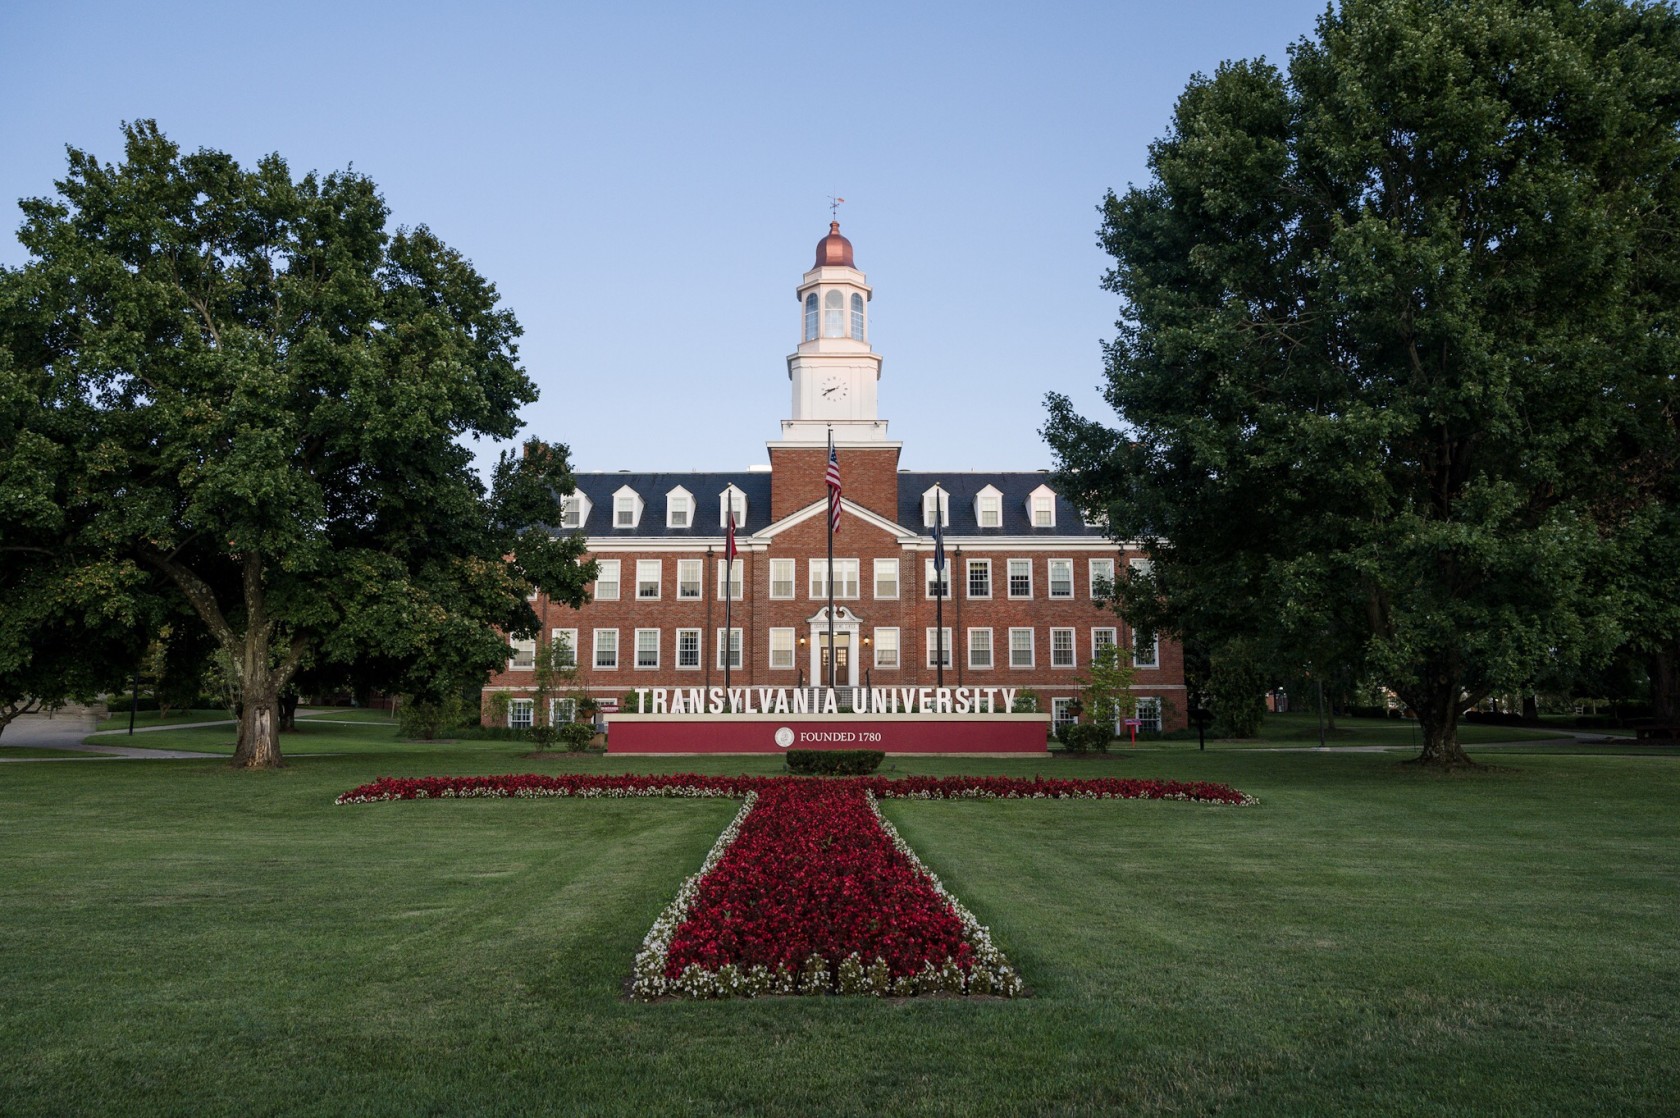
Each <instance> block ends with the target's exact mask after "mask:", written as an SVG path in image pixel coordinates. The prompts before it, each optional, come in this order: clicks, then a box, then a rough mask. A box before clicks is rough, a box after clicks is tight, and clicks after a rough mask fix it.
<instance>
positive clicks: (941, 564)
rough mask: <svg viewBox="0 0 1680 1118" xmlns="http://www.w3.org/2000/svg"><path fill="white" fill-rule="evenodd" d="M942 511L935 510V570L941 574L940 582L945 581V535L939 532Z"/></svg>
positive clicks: (937, 507)
mask: <svg viewBox="0 0 1680 1118" xmlns="http://www.w3.org/2000/svg"><path fill="white" fill-rule="evenodd" d="M939 513H940V509H939V506H938V505H935V506H934V508H933V569H934V570H935V571H937V572H938V573H939V576H940V577H939V581H940V582H944V581H945V533H944V532H941V531H940V530H939V521H940V520H941V517H940V515H939Z"/></svg>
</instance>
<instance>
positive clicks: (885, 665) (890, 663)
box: [875, 625, 901, 672]
mask: <svg viewBox="0 0 1680 1118" xmlns="http://www.w3.org/2000/svg"><path fill="white" fill-rule="evenodd" d="M889 634H890V635H889ZM900 660H901V656H900V650H899V640H898V627H897V626H896V625H877V626H875V670H876V671H878V672H879V671H888V672H892V671H897V670H898V668H899V663H900Z"/></svg>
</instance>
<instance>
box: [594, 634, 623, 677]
mask: <svg viewBox="0 0 1680 1118" xmlns="http://www.w3.org/2000/svg"><path fill="white" fill-rule="evenodd" d="M603 636H605V637H606V643H607V644H609V645H611V646H612V648H611V650H610V651H611V652H612V662H611V663H610V664H608V663H602V661H601V653H602V652H603V651H608V650H607V649H603V648H602V647H601V638H602V637H603ZM590 661H591V662H592V663H593V664H594V665H595V670H596V671H598V672H616V671H617V670H618V630H617V629H596V630H595V633H594V635H593V637H592V638H591V640H590Z"/></svg>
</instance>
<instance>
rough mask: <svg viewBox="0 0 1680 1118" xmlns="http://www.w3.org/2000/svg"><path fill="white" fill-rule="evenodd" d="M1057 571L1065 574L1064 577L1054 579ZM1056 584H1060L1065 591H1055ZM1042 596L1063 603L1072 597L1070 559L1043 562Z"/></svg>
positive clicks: (1071, 564) (1071, 565) (1071, 567)
mask: <svg viewBox="0 0 1680 1118" xmlns="http://www.w3.org/2000/svg"><path fill="white" fill-rule="evenodd" d="M1057 571H1063V572H1065V574H1066V577H1065V578H1061V579H1058V578H1057V577H1056V572H1057ZM1058 582H1061V583H1062V584H1063V586H1065V587H1066V589H1065V590H1057V589H1056V584H1057V583H1058ZM1044 596H1045V597H1046V598H1054V599H1055V600H1057V601H1063V602H1065V601H1067V600H1068V599H1069V598H1072V597H1073V560H1072V559H1046V560H1045V561H1044Z"/></svg>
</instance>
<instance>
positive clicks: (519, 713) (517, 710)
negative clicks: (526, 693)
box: [508, 699, 537, 730]
mask: <svg viewBox="0 0 1680 1118" xmlns="http://www.w3.org/2000/svg"><path fill="white" fill-rule="evenodd" d="M536 709H537V704H536V700H534V699H510V700H508V727H509V728H510V729H514V730H529V729H530V728H531V720H532V716H533V715H534V714H535V713H536Z"/></svg>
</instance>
